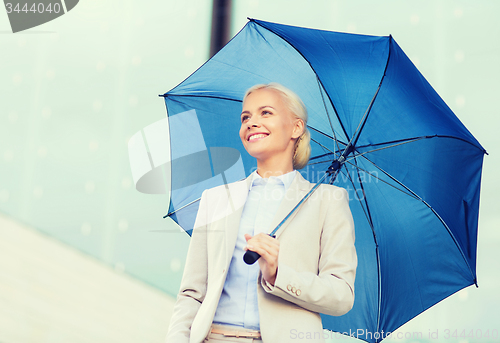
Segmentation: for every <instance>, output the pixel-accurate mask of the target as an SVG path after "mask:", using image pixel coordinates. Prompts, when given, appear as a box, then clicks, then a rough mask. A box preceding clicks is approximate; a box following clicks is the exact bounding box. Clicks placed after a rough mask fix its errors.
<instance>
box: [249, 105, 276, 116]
mask: <svg viewBox="0 0 500 343" xmlns="http://www.w3.org/2000/svg"><path fill="white" fill-rule="evenodd" d="M266 107H270V108H272V109H273V110H275V108H274V107H272V106H269V105H264V106H260V107H259V110H262V109H263V108H266ZM244 113H248V114H250V111H243V112H241V114H244Z"/></svg>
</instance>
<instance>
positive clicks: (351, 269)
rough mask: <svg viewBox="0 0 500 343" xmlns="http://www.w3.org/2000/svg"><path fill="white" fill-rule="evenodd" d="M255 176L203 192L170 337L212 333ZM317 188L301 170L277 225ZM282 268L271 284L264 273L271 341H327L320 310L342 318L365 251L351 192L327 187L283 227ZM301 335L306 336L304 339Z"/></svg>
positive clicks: (265, 330)
mask: <svg viewBox="0 0 500 343" xmlns="http://www.w3.org/2000/svg"><path fill="white" fill-rule="evenodd" d="M250 182H251V177H248V178H247V179H246V180H242V181H238V182H234V183H231V184H228V185H223V186H219V187H215V188H212V189H209V190H206V191H205V192H203V195H202V197H201V200H200V206H199V210H198V215H197V217H196V222H195V228H194V230H193V234H192V237H191V242H190V245H189V249H188V253H187V258H186V264H185V268H184V274H183V276H182V281H181V287H180V291H179V294H178V296H177V302H176V303H175V306H174V311H173V316H172V319H171V321H170V326H169V331H168V334H167V337H166V342H167V343H183V342H186V343H187V342H190V343H200V342H203V340H204V339H205V338H206V337H207V336H208V334H209V332H210V327H211V324H212V320H213V318H214V314H215V310H216V309H217V305H218V303H219V298H220V295H221V293H222V289H223V286H224V282H225V280H226V275H227V271H228V268H229V264H230V262H231V258H232V256H233V251H234V247H235V244H236V238H237V234H238V229H239V224H240V218H241V214H242V210H243V206H244V204H245V201H246V197H247V195H248V191H249V188H250ZM312 187H313V184H311V183H310V182H308V181H307V180H305V179H304V178H303V177H302V175H301V174H300V173H297V175H296V177H295V178H294V180H293V182H292V183H291V185H290V187H289V188H288V190H287V192H286V193H285V196H284V198H283V200H282V202H281V204H280V207H279V208H278V211H277V213H276V216H275V218H274V220H273V225H272V227H273V228H274V227H276V225H277V224H278V223H279V222H280V221H281V220H282V219H283V218H284V217H285V216H286V215H287V214H288V213H289V212H290V210H291V209H292V208H293V207H294V206H295V205H296V204H297V203H298V202H299V201H300V199H302V197H303V196H304V195H305V194H306V193H307V192H308V191H309V190H310V189H311V188H312ZM276 239H278V240H279V241H280V250H279V255H278V272H277V276H276V281H275V285H274V286H271V285H270V284H268V283H267V282H266V281H265V280H264V279H263V278H262V273H259V277H258V279H257V294H258V295H257V297H258V305H259V317H260V331H261V335H262V340H263V343H281V342H297V339H299V338H301V337H303V338H306V337H311V338H313V339H309V340H307V341H308V342H324V338H323V327H322V322H321V317H320V315H319V313H325V314H328V315H332V316H340V315H343V314H345V313H347V312H348V311H349V310H350V309H351V308H352V306H353V302H354V279H355V274H356V266H357V256H356V249H355V247H354V222H353V219H352V215H351V211H350V209H349V202H348V195H347V191H346V190H345V189H343V188H339V187H336V186H332V185H321V186H319V188H318V189H317V190H316V191H315V192H314V193H313V194H312V195H311V197H310V198H309V199H308V200H307V201H305V202H304V203H303V204H302V205H301V208H299V209H298V210H297V211H295V213H294V214H293V215H292V216H291V218H289V219H288V221H287V222H285V224H284V225H283V226H282V227H281V228H280V229H279V230H278V232H277V233H276ZM299 340H300V339H299Z"/></svg>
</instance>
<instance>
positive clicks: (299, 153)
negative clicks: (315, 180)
mask: <svg viewBox="0 0 500 343" xmlns="http://www.w3.org/2000/svg"><path fill="white" fill-rule="evenodd" d="M259 89H273V90H275V91H277V92H278V93H279V94H280V95H281V98H282V100H283V102H284V103H285V104H286V106H287V107H288V109H289V110H290V112H291V113H292V114H293V115H294V117H295V118H296V119H301V120H302V121H303V122H304V130H303V131H302V134H301V135H300V136H299V138H297V140H296V141H295V148H294V154H293V169H302V168H304V167H305V166H306V164H307V162H309V157H310V156H311V144H310V142H311V134H310V133H309V130H308V129H307V109H306V107H305V105H304V103H303V102H302V100H301V99H300V98H299V96H298V95H297V94H295V93H294V92H293V91H291V90H290V89H288V88H286V87H285V86H283V85H281V84H279V83H277V82H271V83H269V84H267V85H266V84H259V85H255V86H253V87H250V89H248V90H247V91H246V93H245V96H244V97H243V101H245V99H246V98H247V96H249V95H250V93H252V92H255V91H257V90H259Z"/></svg>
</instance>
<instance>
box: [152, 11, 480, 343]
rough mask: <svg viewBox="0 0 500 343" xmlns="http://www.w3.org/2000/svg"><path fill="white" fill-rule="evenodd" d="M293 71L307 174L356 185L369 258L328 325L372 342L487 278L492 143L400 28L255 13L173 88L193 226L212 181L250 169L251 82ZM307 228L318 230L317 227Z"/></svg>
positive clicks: (179, 212)
mask: <svg viewBox="0 0 500 343" xmlns="http://www.w3.org/2000/svg"><path fill="white" fill-rule="evenodd" d="M272 81H274V82H279V83H281V84H283V85H285V86H286V87H288V88H290V89H292V90H293V91H294V92H296V93H297V94H298V95H299V96H300V97H301V99H302V100H303V101H304V103H305V105H306V107H307V109H308V113H309V121H308V127H309V130H310V132H311V144H312V154H311V160H310V162H309V164H308V165H307V166H306V167H305V168H304V169H302V170H301V171H300V172H301V173H302V174H303V176H304V177H306V178H307V179H308V180H309V181H311V182H317V181H318V180H320V178H321V177H322V176H323V175H324V174H325V171H328V170H329V168H330V171H333V170H334V171H336V172H335V173H334V174H333V175H334V176H335V177H334V178H332V179H331V180H329V179H328V178H327V179H326V181H324V182H333V184H335V185H337V186H340V187H344V188H346V189H347V190H348V191H349V195H350V199H351V201H350V207H351V211H352V213H353V217H354V221H355V230H356V250H357V253H358V269H357V275H356V283H355V302H354V307H353V309H352V310H351V311H350V312H349V313H347V314H345V315H343V316H340V317H331V316H326V315H322V319H323V325H324V328H326V329H329V330H332V331H336V332H341V333H345V334H348V335H351V336H354V337H357V338H360V339H363V340H366V341H368V342H379V341H381V340H382V339H383V338H386V337H387V336H388V334H389V333H390V332H393V331H394V330H395V329H397V328H398V327H400V326H401V325H402V324H404V323H405V322H407V321H408V320H410V319H411V318H413V317H415V316H416V315H418V314H419V313H421V312H422V311H425V310H426V309H428V308H429V307H431V306H433V305H434V304H436V303H437V302H439V301H441V300H442V299H444V298H446V297H448V296H449V295H451V294H453V293H455V292H457V291H458V290H460V289H462V288H464V287H467V286H469V285H472V284H476V286H477V280H476V246H477V226H478V225H477V224H478V211H479V189H480V181H481V169H482V161H483V156H484V154H485V153H486V151H485V150H484V149H483V148H482V146H481V145H480V144H479V142H478V141H477V140H476V139H475V138H474V137H473V136H472V134H471V133H470V132H469V131H468V130H467V129H466V128H465V127H464V125H463V124H462V123H461V122H460V121H459V120H458V118H457V117H456V116H455V115H454V114H453V112H452V111H451V110H450V108H449V107H448V106H447V105H446V104H445V103H444V101H443V100H442V99H441V98H440V97H439V95H438V94H437V93H436V92H435V91H434V89H433V88H432V87H431V86H430V85H429V83H428V82H427V81H426V80H425V78H424V77H423V76H422V74H420V72H419V71H418V70H417V68H416V67H415V66H414V65H413V64H412V63H411V61H410V60H409V59H408V57H407V56H406V55H405V54H404V52H403V51H402V50H401V48H400V47H399V46H398V45H397V43H396V42H395V41H394V39H393V38H392V37H391V36H389V37H376V36H366V35H354V34H346V33H338V32H328V31H321V30H313V29H306V28H300V27H293V26H286V25H280V24H275V23H270V22H264V21H260V20H254V19H250V20H249V22H248V23H247V25H246V26H245V27H244V28H243V29H242V30H241V31H240V32H239V33H238V34H237V35H236V36H235V37H234V38H233V39H232V40H231V41H230V42H229V43H228V44H227V45H226V46H225V47H224V48H223V49H222V50H221V51H219V53H217V54H216V55H215V56H214V57H212V58H211V59H210V60H208V61H207V62H206V63H205V64H204V65H203V66H201V67H200V68H199V69H198V70H196V71H195V72H194V73H193V74H192V75H191V76H189V77H188V78H187V79H186V80H184V81H183V82H182V83H180V84H179V85H178V86H177V87H175V88H173V89H172V90H170V91H169V92H167V93H165V94H163V95H162V96H163V97H164V99H165V104H166V107H167V112H168V119H169V125H170V147H171V189H172V190H171V202H170V207H169V211H168V215H167V216H169V217H171V218H172V219H173V220H175V221H176V222H177V223H178V224H179V225H181V226H182V227H183V228H184V229H185V230H186V231H187V232H188V233H190V232H191V230H192V228H193V224H194V218H195V216H196V212H197V208H198V202H199V199H200V196H201V193H202V192H203V190H205V189H206V188H210V187H215V186H217V185H220V184H223V183H228V182H233V181H237V180H240V179H242V178H244V177H245V176H248V175H249V174H250V173H251V172H252V171H253V170H255V168H256V162H255V159H253V158H252V157H250V156H249V155H248V154H247V153H246V151H245V150H244V148H243V145H242V143H241V142H240V139H239V136H238V130H239V127H240V121H239V113H240V112H241V101H242V97H243V94H244V92H245V90H246V89H248V88H249V87H251V86H253V85H255V84H258V83H268V82H272ZM306 234H307V230H306V228H305V229H304V235H306Z"/></svg>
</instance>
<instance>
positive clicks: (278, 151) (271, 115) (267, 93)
mask: <svg viewBox="0 0 500 343" xmlns="http://www.w3.org/2000/svg"><path fill="white" fill-rule="evenodd" d="M302 130H303V123H302V121H301V120H300V119H297V118H294V116H293V114H292V113H291V112H290V110H289V109H288V107H287V106H286V105H285V103H284V102H283V100H282V98H281V96H280V93H278V92H277V91H275V90H273V89H259V90H257V91H254V92H252V93H250V95H248V96H247V98H246V99H245V101H244V102H243V111H242V113H241V128H240V138H241V141H242V142H243V145H244V147H245V149H246V150H247V152H248V153H249V154H250V155H251V156H253V157H255V158H256V159H257V160H258V161H259V160H260V161H265V160H266V159H268V158H270V157H273V158H274V157H282V158H289V159H291V158H292V157H293V156H292V154H293V149H294V143H295V139H297V138H298V137H300V135H301V134H302Z"/></svg>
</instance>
